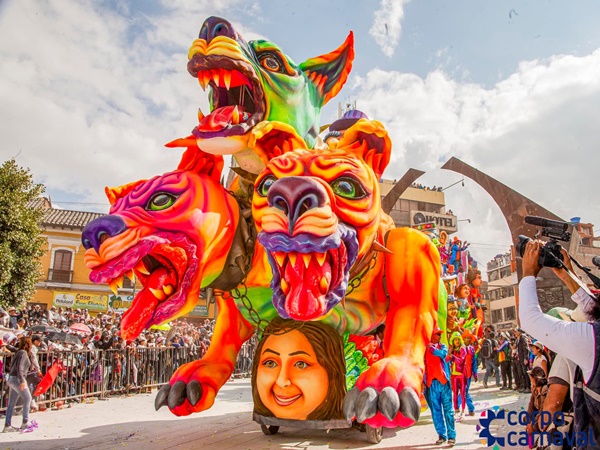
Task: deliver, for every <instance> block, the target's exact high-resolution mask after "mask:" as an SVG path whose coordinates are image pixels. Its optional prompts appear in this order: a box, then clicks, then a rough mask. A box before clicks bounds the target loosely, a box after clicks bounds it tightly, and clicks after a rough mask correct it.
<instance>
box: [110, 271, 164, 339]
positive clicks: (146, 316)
mask: <svg viewBox="0 0 600 450" xmlns="http://www.w3.org/2000/svg"><path fill="white" fill-rule="evenodd" d="M168 281H169V273H168V271H167V269H165V268H164V267H162V268H160V269H157V270H155V271H154V272H152V273H151V274H150V275H149V276H148V279H147V280H146V284H145V286H144V287H143V288H142V290H141V291H140V292H139V293H138V294H137V295H136V296H135V298H134V299H133V304H132V305H131V307H130V308H129V309H128V310H127V311H126V312H125V314H124V315H123V318H122V320H121V336H122V337H123V339H125V340H130V339H135V338H137V337H138V336H139V335H140V333H141V332H142V331H143V330H144V328H146V326H148V322H149V321H150V319H152V315H153V314H154V311H155V310H156V307H157V306H158V299H157V298H156V297H155V296H154V294H153V293H152V291H150V288H153V289H161V288H162V287H163V286H164V285H165V284H167V283H168Z"/></svg>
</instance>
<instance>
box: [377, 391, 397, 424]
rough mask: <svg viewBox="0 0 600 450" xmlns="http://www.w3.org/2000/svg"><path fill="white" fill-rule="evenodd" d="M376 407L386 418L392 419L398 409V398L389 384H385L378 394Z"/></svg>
mask: <svg viewBox="0 0 600 450" xmlns="http://www.w3.org/2000/svg"><path fill="white" fill-rule="evenodd" d="M377 407H378V409H379V411H381V414H383V415H384V416H385V417H386V418H387V419H388V420H394V417H396V414H398V410H399V409H400V398H399V397H398V393H397V392H396V390H395V389H394V388H393V387H391V386H386V387H384V388H383V390H382V391H381V394H379V400H378V406H377Z"/></svg>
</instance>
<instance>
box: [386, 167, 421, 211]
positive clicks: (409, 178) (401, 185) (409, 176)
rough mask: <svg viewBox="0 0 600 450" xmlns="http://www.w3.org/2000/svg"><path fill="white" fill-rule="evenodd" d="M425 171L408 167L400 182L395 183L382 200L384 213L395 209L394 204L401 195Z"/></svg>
mask: <svg viewBox="0 0 600 450" xmlns="http://www.w3.org/2000/svg"><path fill="white" fill-rule="evenodd" d="M424 173H425V172H423V171H422V170H418V169H412V168H411V169H408V170H407V171H406V173H405V174H404V175H402V178H400V180H398V182H397V183H396V184H395V185H394V187H393V188H392V189H390V192H388V193H387V194H386V196H385V197H384V198H383V200H382V201H381V209H382V210H383V212H384V213H386V214H389V213H390V212H391V211H392V209H394V205H395V204H396V202H397V201H398V199H399V198H400V196H401V195H402V194H403V193H404V191H406V189H408V187H409V186H410V185H411V184H413V183H414V182H415V180H416V179H417V178H419V177H420V176H421V175H423V174H424Z"/></svg>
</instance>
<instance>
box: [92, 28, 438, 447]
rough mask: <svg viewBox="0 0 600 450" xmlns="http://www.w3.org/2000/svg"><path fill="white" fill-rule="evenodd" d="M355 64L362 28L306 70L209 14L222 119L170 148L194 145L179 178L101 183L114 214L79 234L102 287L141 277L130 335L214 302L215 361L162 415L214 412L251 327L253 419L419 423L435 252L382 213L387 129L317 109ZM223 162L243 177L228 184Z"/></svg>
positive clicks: (200, 42)
mask: <svg viewBox="0 0 600 450" xmlns="http://www.w3.org/2000/svg"><path fill="white" fill-rule="evenodd" d="M353 57H354V50H353V38H352V34H350V35H349V37H348V39H347V40H346V41H345V42H344V44H342V46H341V47H339V48H338V49H337V50H335V51H333V52H331V53H329V54H326V55H323V56H320V57H317V58H312V59H309V60H307V61H305V62H304V63H301V64H299V65H296V64H295V63H294V62H293V61H292V60H291V59H290V58H289V57H287V56H286V55H285V54H284V53H283V52H282V51H281V50H280V49H279V47H278V46H277V45H275V44H273V43H271V42H268V41H251V42H246V41H245V40H244V39H243V38H242V37H241V36H240V35H239V34H238V33H237V32H236V31H235V29H234V28H233V26H232V25H231V24H230V23H229V22H227V21H226V20H224V19H221V18H216V17H211V18H209V19H207V20H206V21H205V22H204V24H203V25H202V28H201V30H200V34H199V38H198V39H197V40H195V41H194V42H193V44H192V47H191V49H190V52H189V63H188V71H189V72H190V73H191V74H192V75H193V76H194V77H196V78H197V79H198V81H199V82H200V84H201V85H202V87H203V88H206V87H209V88H210V93H209V98H210V100H211V111H210V113H209V114H207V115H206V116H205V115H204V114H203V113H202V112H200V113H199V123H198V125H197V126H196V127H195V128H194V130H193V132H192V135H190V136H188V137H187V138H182V139H177V140H175V141H173V142H171V143H170V144H168V145H169V146H170V147H182V148H185V151H184V153H183V156H182V159H181V162H180V164H179V166H178V167H177V168H175V169H174V170H172V171H169V172H166V173H165V174H162V175H159V176H156V177H153V178H151V179H149V180H141V181H137V182H133V183H129V184H127V185H124V186H120V187H117V188H107V190H106V193H107V196H108V198H109V201H110V204H111V208H110V212H109V214H108V215H106V216H103V217H100V218H98V219H96V220H94V221H93V222H91V223H90V224H88V225H87V226H86V228H85V229H84V232H83V235H82V240H83V245H84V246H85V248H86V257H85V258H86V264H87V266H88V267H89V268H90V269H91V270H92V272H91V275H90V279H91V280H92V281H93V282H95V283H107V284H109V285H111V286H112V287H118V286H119V285H120V284H121V283H122V280H123V276H130V277H131V276H133V275H134V276H135V277H136V278H137V279H138V280H139V282H140V283H141V284H142V286H143V288H142V289H141V290H140V291H139V292H138V293H137V294H136V296H135V298H134V300H133V303H132V306H131V307H130V308H129V310H128V311H127V312H126V313H125V315H124V317H123V321H122V326H121V334H122V335H123V337H125V338H126V339H134V338H136V337H137V336H138V335H139V334H140V332H142V331H143V330H144V329H146V328H149V327H150V326H156V325H160V324H164V323H168V322H169V321H171V320H173V319H175V318H177V317H180V316H182V315H184V314H186V313H188V312H189V311H190V310H191V309H192V308H193V307H194V305H195V303H196V302H197V300H198V296H199V293H200V290H201V289H206V288H208V289H209V292H212V293H213V295H214V297H215V301H216V303H217V310H218V314H217V318H216V325H215V329H214V333H213V336H212V341H211V345H210V348H209V350H208V352H207V353H206V355H205V356H204V357H203V358H202V359H201V360H198V361H194V362H192V363H188V364H185V365H183V366H181V367H180V368H179V369H178V370H177V371H176V372H175V374H174V375H173V377H172V378H171V380H170V382H169V383H168V384H166V385H164V386H163V387H162V388H161V389H160V391H159V392H158V394H157V397H156V401H155V406H156V408H157V409H159V408H160V407H162V406H165V405H166V406H167V407H168V408H169V409H170V410H171V412H172V413H173V414H175V415H178V416H184V415H189V414H191V413H194V412H199V411H203V410H206V409H208V408H210V407H211V406H212V404H213V403H214V401H215V397H216V396H217V394H218V392H219V389H220V388H221V387H222V386H223V384H224V383H225V382H226V381H227V380H229V378H230V377H231V375H232V373H233V368H234V366H235V362H236V358H237V355H238V352H239V350H240V348H241V346H242V344H243V343H244V342H245V341H247V340H248V339H249V338H250V337H251V336H252V335H253V334H254V333H257V334H258V337H259V344H258V347H257V350H256V353H255V355H254V360H253V370H252V391H253V398H254V416H253V418H254V420H255V421H257V422H258V423H260V424H261V426H262V430H263V432H264V433H266V434H274V433H276V432H277V430H278V429H279V426H282V425H283V426H292V427H298V426H300V427H304V428H321V429H332V428H348V427H350V426H356V427H358V428H361V429H363V430H364V431H367V434H368V438H369V441H371V442H379V441H380V440H381V438H382V427H387V428H395V427H410V426H412V425H413V424H414V423H415V422H416V421H417V420H418V419H419V415H420V411H421V403H422V382H423V372H424V352H425V348H426V347H427V345H428V343H429V340H430V336H431V334H432V331H433V330H434V328H435V327H436V326H437V325H438V321H439V317H440V316H439V314H440V311H441V314H442V317H443V316H444V315H445V312H446V305H445V296H446V293H445V292H446V291H445V289H444V284H443V282H442V281H441V275H442V273H441V264H440V255H439V252H438V250H437V249H436V246H435V245H434V243H433V242H432V240H431V239H430V238H429V237H428V236H426V235H425V234H423V233H421V232H419V231H417V230H413V229H410V228H396V227H395V226H394V223H393V221H392V219H391V218H390V217H389V216H388V215H387V214H385V213H384V212H383V211H382V208H381V194H380V190H379V180H380V178H381V176H382V174H383V172H384V171H385V169H386V167H387V165H388V163H389V160H390V155H391V149H392V145H391V141H390V138H389V136H388V133H387V131H386V130H385V128H384V126H383V125H382V124H381V123H379V122H377V121H376V120H369V119H368V118H367V117H366V116H365V115H364V114H362V113H359V112H357V111H355V112H353V113H351V114H347V115H345V116H344V118H342V119H341V121H338V122H336V123H334V124H332V125H331V126H330V127H329V132H328V130H325V132H324V135H325V137H326V138H325V139H323V140H319V137H318V135H319V132H320V130H321V126H320V110H321V107H322V106H323V105H324V104H325V103H326V102H327V101H329V100H330V99H331V98H332V97H333V96H334V95H336V94H337V93H338V92H339V90H340V89H341V87H342V85H343V84H344V82H345V81H346V79H347V77H348V73H349V71H350V68H351V64H352V60H353ZM317 143H319V145H316V144H317ZM223 154H232V155H233V156H234V158H235V160H236V162H237V165H238V166H239V167H238V168H237V170H236V172H237V173H238V175H239V176H238V178H237V180H235V181H234V183H233V185H232V186H230V187H229V189H226V188H225V187H223V186H222V185H221V184H220V183H219V180H220V179H221V174H222V169H223V159H222V156H221V155H223ZM445 325H446V324H445V323H442V324H440V326H441V327H443V328H444V329H445V328H446V327H445ZM384 327H385V332H384V331H383V329H384Z"/></svg>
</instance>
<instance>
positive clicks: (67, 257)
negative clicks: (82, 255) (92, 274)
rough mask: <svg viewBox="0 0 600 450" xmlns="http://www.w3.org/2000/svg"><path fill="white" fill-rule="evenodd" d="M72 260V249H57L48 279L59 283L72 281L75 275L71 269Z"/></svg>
mask: <svg viewBox="0 0 600 450" xmlns="http://www.w3.org/2000/svg"><path fill="white" fill-rule="evenodd" d="M72 260H73V252H72V251H70V250H56V251H55V252H54V261H53V263H52V268H51V269H50V270H49V271H48V281H56V282H57V283H71V281H72V275H73V272H72V271H71V261H72Z"/></svg>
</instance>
